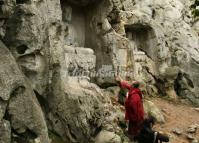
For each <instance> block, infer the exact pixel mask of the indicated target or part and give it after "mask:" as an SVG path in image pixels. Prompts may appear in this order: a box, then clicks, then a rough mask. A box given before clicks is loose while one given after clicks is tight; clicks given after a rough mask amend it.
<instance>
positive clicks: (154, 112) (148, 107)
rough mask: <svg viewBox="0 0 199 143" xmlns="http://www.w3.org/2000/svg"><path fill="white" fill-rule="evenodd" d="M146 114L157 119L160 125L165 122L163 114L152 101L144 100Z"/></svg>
mask: <svg viewBox="0 0 199 143" xmlns="http://www.w3.org/2000/svg"><path fill="white" fill-rule="evenodd" d="M144 112H145V113H146V114H148V115H151V116H153V117H155V118H156V120H157V122H159V123H164V122H165V118H164V116H163V114H162V113H161V111H160V110H159V109H158V108H157V107H156V106H155V105H154V103H153V102H151V101H148V100H144Z"/></svg>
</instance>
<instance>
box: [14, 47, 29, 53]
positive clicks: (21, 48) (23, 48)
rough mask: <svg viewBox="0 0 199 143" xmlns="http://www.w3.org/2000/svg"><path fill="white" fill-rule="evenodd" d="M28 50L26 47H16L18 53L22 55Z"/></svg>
mask: <svg viewBox="0 0 199 143" xmlns="http://www.w3.org/2000/svg"><path fill="white" fill-rule="evenodd" d="M27 49H28V47H27V46H26V45H20V46H18V47H16V51H17V53H18V54H20V55H22V54H25V52H26V50H27Z"/></svg>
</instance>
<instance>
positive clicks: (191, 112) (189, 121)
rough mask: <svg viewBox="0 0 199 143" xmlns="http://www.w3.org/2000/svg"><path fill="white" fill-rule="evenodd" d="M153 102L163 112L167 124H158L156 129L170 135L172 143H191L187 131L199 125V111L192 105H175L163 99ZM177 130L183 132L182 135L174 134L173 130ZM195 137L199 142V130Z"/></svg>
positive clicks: (153, 100)
mask: <svg viewBox="0 0 199 143" xmlns="http://www.w3.org/2000/svg"><path fill="white" fill-rule="evenodd" d="M151 101H152V102H153V103H155V104H156V106H158V107H159V109H161V110H162V112H163V114H164V116H165V119H166V123H165V124H157V125H156V126H155V129H156V130H158V131H162V132H165V133H168V134H169V135H170V143H191V141H189V140H188V139H187V137H186V134H187V129H188V127H189V126H190V125H194V124H198V125H199V111H196V110H195V107H193V106H191V105H184V104H182V103H174V102H171V101H167V100H165V99H161V98H153V99H151ZM175 128H179V129H180V130H182V134H181V135H179V136H178V135H176V134H174V133H173V132H172V130H173V129H175ZM193 136H194V137H196V138H197V139H198V140H199V128H198V130H197V131H196V133H195V134H193Z"/></svg>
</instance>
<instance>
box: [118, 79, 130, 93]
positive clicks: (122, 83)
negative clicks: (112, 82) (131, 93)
mask: <svg viewBox="0 0 199 143" xmlns="http://www.w3.org/2000/svg"><path fill="white" fill-rule="evenodd" d="M116 81H118V82H119V85H120V87H121V88H126V89H128V90H130V89H131V85H130V84H128V83H127V81H125V80H123V79H122V78H121V77H120V76H117V77H116Z"/></svg>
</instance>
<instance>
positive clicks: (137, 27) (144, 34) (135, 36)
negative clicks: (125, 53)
mask: <svg viewBox="0 0 199 143" xmlns="http://www.w3.org/2000/svg"><path fill="white" fill-rule="evenodd" d="M125 32H126V37H127V38H128V39H129V40H130V42H131V46H132V49H133V51H134V53H136V52H138V51H142V52H144V53H145V54H146V55H147V56H148V57H149V58H151V59H152V60H154V61H155V60H156V57H157V48H156V46H157V40H156V39H157V38H156V36H155V33H154V31H153V29H152V28H151V27H150V26H148V25H141V24H134V25H130V26H128V25H127V26H126V27H125Z"/></svg>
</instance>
